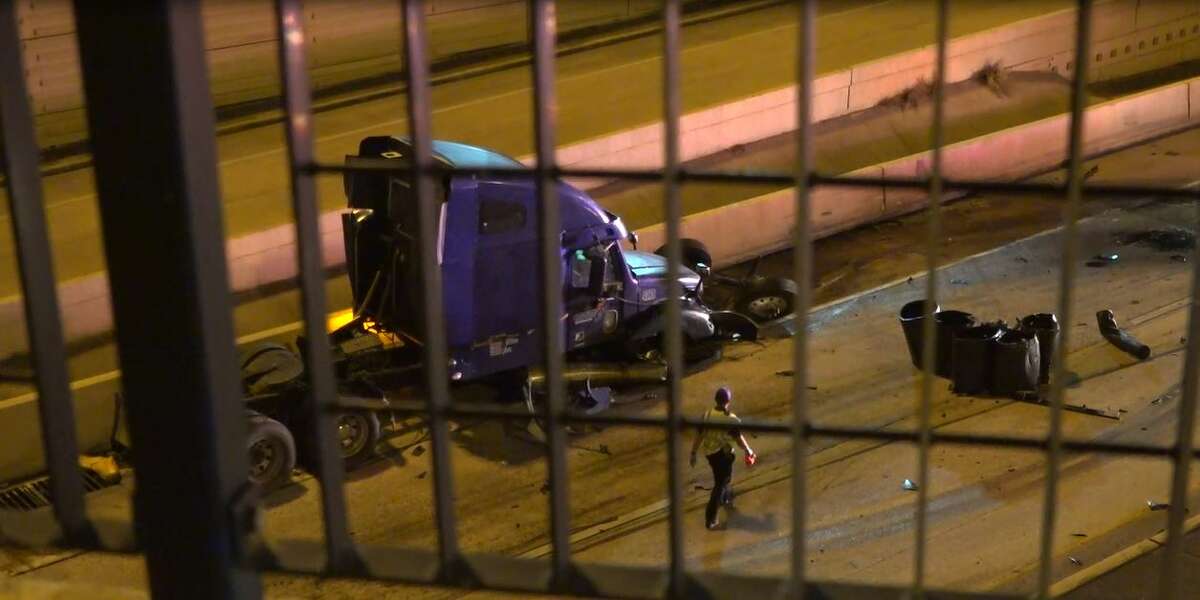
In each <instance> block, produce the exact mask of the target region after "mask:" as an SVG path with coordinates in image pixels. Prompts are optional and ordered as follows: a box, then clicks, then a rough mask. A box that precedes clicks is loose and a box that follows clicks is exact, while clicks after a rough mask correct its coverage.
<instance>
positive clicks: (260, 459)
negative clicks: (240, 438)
mask: <svg viewBox="0 0 1200 600" xmlns="http://www.w3.org/2000/svg"><path fill="white" fill-rule="evenodd" d="M247 425H248V429H249V431H248V435H247V436H246V454H247V458H248V459H249V462H250V470H249V472H248V473H247V474H246V477H247V480H248V481H249V482H250V483H251V484H252V485H256V486H258V487H260V488H262V489H264V490H271V489H274V488H276V487H279V486H281V485H283V484H285V483H287V482H288V480H289V479H291V477H292V469H293V468H295V467H296V440H295V439H294V438H293V437H292V432H290V431H288V428H287V427H284V425H283V423H280V422H279V421H276V420H275V419H272V418H270V417H268V416H266V415H262V414H259V413H251V414H250V415H249V417H248V419H247Z"/></svg>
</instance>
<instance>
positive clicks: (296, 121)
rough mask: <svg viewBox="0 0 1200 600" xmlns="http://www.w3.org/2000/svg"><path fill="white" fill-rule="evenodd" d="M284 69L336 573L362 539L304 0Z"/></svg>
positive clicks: (330, 556) (283, 41)
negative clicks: (321, 204)
mask: <svg viewBox="0 0 1200 600" xmlns="http://www.w3.org/2000/svg"><path fill="white" fill-rule="evenodd" d="M275 17H276V20H277V23H276V25H277V27H278V32H279V67H280V71H281V75H282V83H283V106H284V111H285V119H284V131H285V132H286V134H287V146H288V166H289V168H290V171H291V180H292V211H293V214H294V216H295V219H296V249H297V252H298V254H297V261H298V263H299V267H300V268H299V271H300V300H301V306H302V312H303V315H304V330H305V334H306V335H305V336H304V342H303V343H304V344H305V352H304V357H305V359H306V361H307V363H308V364H307V365H306V366H307V368H306V369H305V370H304V376H305V377H306V378H307V380H308V384H309V388H310V394H312V397H311V398H310V401H309V402H308V407H309V409H310V410H309V414H308V421H309V423H310V431H309V432H308V434H309V435H310V436H311V439H312V441H313V445H314V450H315V452H314V453H313V454H314V458H315V463H316V465H315V467H316V476H317V481H318V482H319V485H320V488H321V518H322V519H323V522H324V526H325V550H326V562H327V566H328V568H329V569H330V570H331V571H332V572H337V573H340V572H346V571H349V570H352V569H354V568H355V566H356V564H357V562H358V561H357V558H356V556H355V552H354V542H353V541H352V540H351V539H350V531H349V529H348V527H347V525H346V519H347V515H346V497H345V491H344V483H343V481H344V479H345V473H344V466H343V464H342V456H341V448H340V446H339V444H338V441H337V438H336V429H335V428H336V423H335V420H334V418H335V417H334V414H333V411H332V410H331V409H332V408H333V407H334V406H335V400H336V398H335V396H336V393H337V389H336V384H335V382H334V380H333V358H332V355H331V353H330V349H329V336H327V335H326V332H325V320H326V317H325V315H326V302H325V272H324V271H325V270H324V263H323V262H322V259H321V232H320V228H319V225H318V222H317V219H318V216H319V210H318V205H317V188H316V184H315V182H314V181H313V176H312V175H310V174H306V173H303V172H302V171H300V169H299V168H298V167H299V165H306V164H309V163H311V162H312V161H313V115H312V97H311V95H310V89H311V86H310V85H309V78H308V57H307V50H306V46H307V44H308V40H307V39H306V37H305V34H304V21H305V18H304V10H303V7H302V6H301V0H276V2H275Z"/></svg>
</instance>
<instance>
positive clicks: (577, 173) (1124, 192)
mask: <svg viewBox="0 0 1200 600" xmlns="http://www.w3.org/2000/svg"><path fill="white" fill-rule="evenodd" d="M1176 133H1178V132H1176ZM1102 155H1103V153H1100V154H1096V155H1092V156H1088V157H1086V159H1087V160H1091V159H1092V158H1094V157H1096V156H1102ZM306 169H307V170H309V171H312V172H316V173H344V172H347V171H355V172H359V171H361V172H371V173H380V172H392V173H401V172H406V169H404V168H402V167H379V166H361V167H359V166H356V167H347V166H345V165H336V164H328V163H317V164H313V165H308V166H307V167H306ZM433 171H434V172H435V173H441V174H457V175H476V176H479V177H489V176H512V175H513V174H521V173H526V174H528V173H531V172H532V170H531V169H518V168H503V167H495V168H473V167H442V166H435V167H434V169H433ZM550 172H551V174H553V175H554V176H555V177H580V178H587V177H592V178H613V179H625V180H629V181H647V182H660V181H662V173H661V172H659V171H656V170H646V169H589V168H579V167H570V168H554V169H551V170H550ZM678 177H679V180H680V181H681V182H683V183H690V182H703V183H735V184H749V183H754V184H779V185H781V186H794V185H796V184H797V182H796V176H795V174H794V173H783V172H775V173H771V172H750V173H739V172H723V171H695V170H689V169H687V168H684V167H680V169H679V176H678ZM808 178H809V181H808V184H809V185H810V186H837V187H880V186H883V185H888V186H890V187H894V188H897V189H920V190H928V189H929V178H928V177H895V176H888V177H863V176H857V175H822V174H820V173H812V174H810V175H809V177H808ZM942 190H943V193H944V192H946V191H957V192H968V193H980V194H983V193H998V194H1024V195H1034V194H1054V195H1060V196H1061V195H1065V194H1066V193H1067V185H1066V184H1061V183H1046V182H1035V181H984V180H976V179H951V178H946V177H943V178H942ZM1081 190H1082V193H1084V194H1086V195H1088V196H1111V197H1115V198H1132V199H1145V198H1147V197H1158V198H1164V199H1180V200H1200V187H1196V186H1182V185H1181V186H1179V187H1154V186H1145V185H1120V184H1092V185H1085V186H1083V187H1082V188H1081Z"/></svg>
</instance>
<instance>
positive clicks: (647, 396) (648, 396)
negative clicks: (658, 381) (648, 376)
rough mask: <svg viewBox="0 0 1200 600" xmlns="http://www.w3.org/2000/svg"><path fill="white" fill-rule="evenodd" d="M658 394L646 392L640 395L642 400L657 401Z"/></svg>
mask: <svg viewBox="0 0 1200 600" xmlns="http://www.w3.org/2000/svg"><path fill="white" fill-rule="evenodd" d="M657 399H658V394H657V393H655V392H646V393H645V394H642V400H657Z"/></svg>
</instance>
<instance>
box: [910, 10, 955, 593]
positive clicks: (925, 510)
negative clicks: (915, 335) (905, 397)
mask: <svg viewBox="0 0 1200 600" xmlns="http://www.w3.org/2000/svg"><path fill="white" fill-rule="evenodd" d="M936 19H937V24H936V29H935V34H934V35H935V36H936V37H937V51H936V55H937V58H936V60H935V63H934V73H933V116H932V118H933V122H932V123H931V124H930V132H929V137H930V138H931V139H930V141H931V143H932V147H931V148H930V156H931V160H930V162H931V163H932V167H933V170H932V173H931V174H930V177H929V205H928V208H927V209H926V213H927V214H928V217H927V218H928V219H929V223H928V229H927V231H926V234H925V235H926V236H927V239H926V240H925V265H926V266H925V269H926V275H925V306H924V313H925V315H924V317H925V318H924V322H923V323H922V335H921V340H922V344H923V345H922V353H921V366H922V368H921V398H920V400H919V404H918V407H917V512H916V515H915V523H914V527H913V535H914V536H915V537H916V540H915V544H916V547H915V549H914V551H913V582H912V589H913V594H914V595H915V596H916V597H918V598H920V597H922V596H923V595H924V593H925V551H926V543H925V542H926V537H927V535H928V531H927V530H928V516H929V488H930V481H929V446H930V443H931V438H932V433H933V417H932V413H933V382H934V372H933V362H934V360H935V357H936V356H937V354H936V348H937V343H938V339H937V334H936V331H935V329H934V307H935V306H937V297H938V295H937V289H938V281H937V278H938V253H939V251H940V250H941V247H942V145H943V144H944V142H945V130H946V129H945V124H944V123H943V119H944V118H945V114H946V45H947V38H948V37H949V19H950V10H949V5H948V0H938V3H937V17H936Z"/></svg>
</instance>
